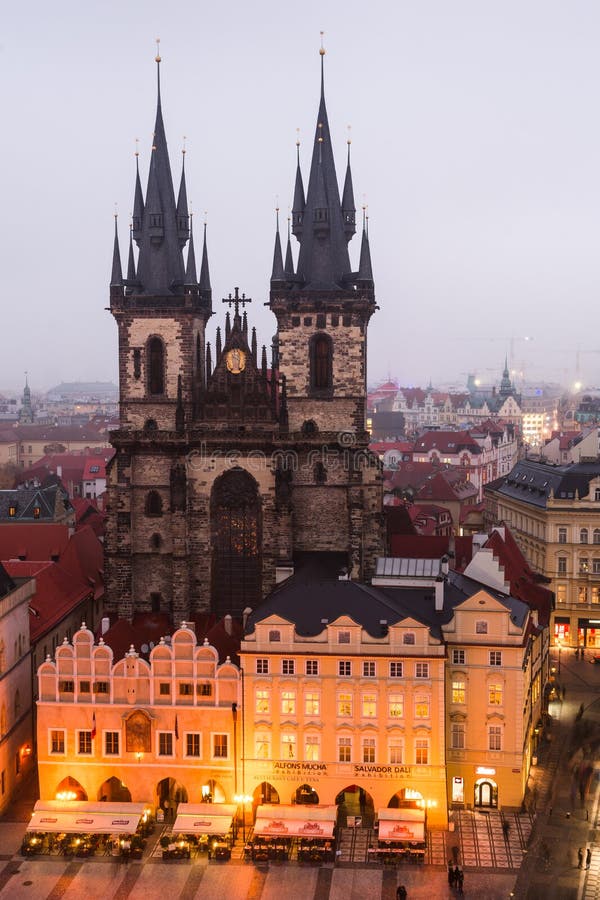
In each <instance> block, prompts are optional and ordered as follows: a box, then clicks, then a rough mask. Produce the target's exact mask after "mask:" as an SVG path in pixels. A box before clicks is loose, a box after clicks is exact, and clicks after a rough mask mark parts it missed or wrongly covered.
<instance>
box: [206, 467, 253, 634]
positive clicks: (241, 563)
mask: <svg viewBox="0 0 600 900" xmlns="http://www.w3.org/2000/svg"><path fill="white" fill-rule="evenodd" d="M211 536H212V603H213V610H214V611H215V612H216V613H217V615H218V616H224V615H226V614H227V613H231V615H234V616H239V617H241V615H242V612H243V610H244V609H245V608H246V607H247V606H251V607H252V606H255V605H256V604H257V603H258V602H259V601H260V600H261V552H260V548H261V534H260V499H259V495H258V486H257V484H256V482H255V480H254V479H253V478H252V477H251V476H250V475H249V474H248V473H247V472H245V471H244V470H243V469H241V468H235V469H231V470H230V471H229V472H226V473H225V474H224V475H221V477H220V478H218V479H217V481H216V482H215V484H214V487H213V490H212V495H211Z"/></svg>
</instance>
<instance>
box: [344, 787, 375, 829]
mask: <svg viewBox="0 0 600 900" xmlns="http://www.w3.org/2000/svg"><path fill="white" fill-rule="evenodd" d="M335 802H336V803H337V807H338V817H337V818H338V825H341V826H342V827H343V828H344V827H346V826H347V825H348V819H352V822H351V824H354V820H355V819H356V818H360V819H361V825H363V826H364V827H365V828H372V827H373V823H374V822H375V807H374V805H373V798H372V797H371V795H370V794H369V793H368V791H365V790H364V788H361V787H359V786H358V785H357V784H350V785H348V787H345V788H344V790H343V791H340V793H339V794H338V795H337V797H336V798H335Z"/></svg>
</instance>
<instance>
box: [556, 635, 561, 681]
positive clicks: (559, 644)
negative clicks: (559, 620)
mask: <svg viewBox="0 0 600 900" xmlns="http://www.w3.org/2000/svg"><path fill="white" fill-rule="evenodd" d="M557 644H558V674H559V675H560V651H561V650H562V640H561V639H560V638H559V639H558V641H557Z"/></svg>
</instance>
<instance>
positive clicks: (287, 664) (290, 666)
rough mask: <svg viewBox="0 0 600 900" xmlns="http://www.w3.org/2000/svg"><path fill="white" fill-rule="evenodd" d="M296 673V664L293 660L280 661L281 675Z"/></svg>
mask: <svg viewBox="0 0 600 900" xmlns="http://www.w3.org/2000/svg"><path fill="white" fill-rule="evenodd" d="M295 672H296V664H295V660H293V659H282V660H281V674H282V675H294V674H295Z"/></svg>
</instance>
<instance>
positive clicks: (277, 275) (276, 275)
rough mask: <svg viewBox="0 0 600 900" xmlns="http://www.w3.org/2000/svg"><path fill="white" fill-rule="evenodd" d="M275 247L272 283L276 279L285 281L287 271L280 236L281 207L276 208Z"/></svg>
mask: <svg viewBox="0 0 600 900" xmlns="http://www.w3.org/2000/svg"><path fill="white" fill-rule="evenodd" d="M275 223H276V224H275V249H274V250H273V269H272V272H271V283H273V282H274V281H285V273H284V271H283V256H282V254H281V240H280V238H279V208H277V209H276V210H275Z"/></svg>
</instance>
